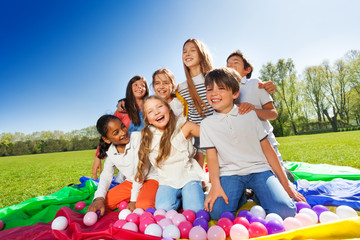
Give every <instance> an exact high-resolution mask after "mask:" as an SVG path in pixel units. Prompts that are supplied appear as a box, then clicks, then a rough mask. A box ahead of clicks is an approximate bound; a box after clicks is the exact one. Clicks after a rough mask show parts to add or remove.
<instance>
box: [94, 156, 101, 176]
mask: <svg viewBox="0 0 360 240" xmlns="http://www.w3.org/2000/svg"><path fill="white" fill-rule="evenodd" d="M98 170H99V174H100V173H101V160H100V158H99V157H97V156H95V159H94V163H93V165H92V175H93V178H94V179H95V180H96V179H97V171H98Z"/></svg>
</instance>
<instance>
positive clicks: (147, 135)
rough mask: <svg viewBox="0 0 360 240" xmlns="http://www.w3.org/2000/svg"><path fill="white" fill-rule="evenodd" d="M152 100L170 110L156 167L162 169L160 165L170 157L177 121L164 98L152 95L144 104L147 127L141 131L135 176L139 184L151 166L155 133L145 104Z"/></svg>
mask: <svg viewBox="0 0 360 240" xmlns="http://www.w3.org/2000/svg"><path fill="white" fill-rule="evenodd" d="M150 99H157V100H159V101H161V102H162V103H163V104H164V105H165V106H166V107H167V108H168V109H169V112H170V114H169V116H170V119H169V122H168V124H167V126H166V128H165V131H164V132H163V134H162V136H161V139H160V144H159V154H158V156H157V157H156V159H155V160H156V166H157V167H158V168H160V164H161V163H162V162H164V161H165V160H166V159H167V158H168V157H169V156H170V151H171V141H170V140H171V136H172V134H173V133H174V130H175V126H176V121H175V114H174V112H173V111H172V109H171V107H170V105H169V104H168V103H167V102H166V101H165V100H164V99H162V98H160V97H158V96H156V95H152V96H149V97H147V98H145V99H144V103H143V108H142V109H143V115H144V122H145V126H144V128H143V129H142V130H141V143H140V149H139V153H138V154H139V164H138V166H137V173H136V175H135V180H136V181H137V182H143V181H144V179H145V174H146V170H147V169H148V167H149V166H150V162H149V154H150V151H151V143H152V139H153V133H152V131H151V129H150V127H151V125H150V124H149V121H148V119H147V114H146V110H145V108H144V106H145V103H146V102H147V101H148V100H150Z"/></svg>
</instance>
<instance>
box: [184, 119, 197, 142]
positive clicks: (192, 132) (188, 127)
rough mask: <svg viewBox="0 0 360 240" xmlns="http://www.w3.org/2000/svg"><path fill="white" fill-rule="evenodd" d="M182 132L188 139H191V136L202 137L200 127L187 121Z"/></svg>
mask: <svg viewBox="0 0 360 240" xmlns="http://www.w3.org/2000/svg"><path fill="white" fill-rule="evenodd" d="M181 130H182V132H183V134H184V136H185V138H186V139H189V138H190V137H191V136H194V137H200V126H199V125H197V124H196V123H194V122H190V121H187V122H186V123H185V124H184V125H183V126H182V127H181Z"/></svg>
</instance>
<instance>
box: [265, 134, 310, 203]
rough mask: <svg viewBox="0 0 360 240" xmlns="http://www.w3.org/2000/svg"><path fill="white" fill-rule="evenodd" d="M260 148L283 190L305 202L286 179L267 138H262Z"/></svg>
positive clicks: (295, 198) (297, 199)
mask: <svg viewBox="0 0 360 240" xmlns="http://www.w3.org/2000/svg"><path fill="white" fill-rule="evenodd" d="M260 145H261V148H262V150H263V152H264V154H265V157H266V159H267V161H268V163H269V165H270V167H271V168H272V170H273V171H274V173H275V175H276V176H277V178H278V179H279V181H280V183H281V185H282V186H283V188H284V189H285V191H286V192H287V194H288V195H289V197H291V198H293V199H294V200H296V201H304V202H306V199H305V197H304V196H303V195H301V194H300V193H299V192H297V191H296V190H295V189H294V188H293V187H292V186H291V185H290V182H289V180H288V179H287V177H286V175H285V173H284V171H283V169H282V167H281V164H280V161H279V159H278V157H277V155H276V153H275V150H274V148H273V147H272V146H271V144H270V142H269V140H268V139H267V138H265V139H263V140H262V141H261V142H260Z"/></svg>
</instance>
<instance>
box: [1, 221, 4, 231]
mask: <svg viewBox="0 0 360 240" xmlns="http://www.w3.org/2000/svg"><path fill="white" fill-rule="evenodd" d="M3 228H4V222H3V221H2V220H0V231H1V230H2V229H3Z"/></svg>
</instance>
